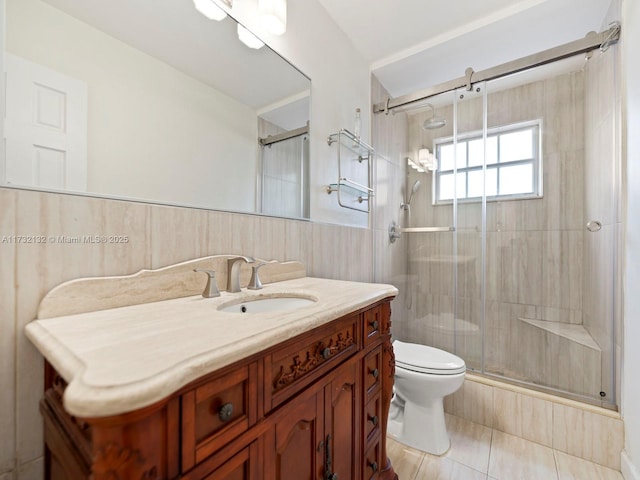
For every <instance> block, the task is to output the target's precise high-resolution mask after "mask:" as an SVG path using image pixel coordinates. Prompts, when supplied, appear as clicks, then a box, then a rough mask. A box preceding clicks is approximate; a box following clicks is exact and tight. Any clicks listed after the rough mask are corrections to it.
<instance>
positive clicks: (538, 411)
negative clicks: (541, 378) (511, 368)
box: [520, 395, 553, 447]
mask: <svg viewBox="0 0 640 480" xmlns="http://www.w3.org/2000/svg"><path fill="white" fill-rule="evenodd" d="M520 402H521V403H520V418H521V419H522V420H521V425H522V437H523V438H524V439H526V440H531V441H532V442H536V443H540V444H542V445H546V446H547V447H550V446H551V445H552V443H553V442H552V437H553V404H552V403H551V402H547V401H546V400H542V399H539V398H535V397H530V396H528V395H520Z"/></svg>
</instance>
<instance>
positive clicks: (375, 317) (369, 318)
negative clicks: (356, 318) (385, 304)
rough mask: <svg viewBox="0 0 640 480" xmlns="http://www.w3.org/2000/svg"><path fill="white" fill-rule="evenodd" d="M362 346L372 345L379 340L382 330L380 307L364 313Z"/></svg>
mask: <svg viewBox="0 0 640 480" xmlns="http://www.w3.org/2000/svg"><path fill="white" fill-rule="evenodd" d="M363 323H364V345H365V347H366V346H368V345H370V344H372V343H373V342H375V341H376V340H378V339H379V338H380V330H381V328H382V306H381V305H379V306H377V307H375V308H372V309H370V310H367V311H366V312H364V322H363Z"/></svg>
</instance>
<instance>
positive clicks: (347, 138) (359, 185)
mask: <svg viewBox="0 0 640 480" xmlns="http://www.w3.org/2000/svg"><path fill="white" fill-rule="evenodd" d="M327 143H328V144H329V146H331V145H333V144H334V143H336V144H337V155H338V181H337V182H336V183H331V184H329V185H328V186H327V193H328V194H329V195H331V193H333V192H336V194H337V197H338V205H340V206H341V207H344V208H349V209H351V210H357V211H359V212H367V213H368V212H369V211H370V209H371V205H370V201H369V200H370V198H371V197H372V196H373V193H374V192H373V188H371V185H372V184H373V178H372V175H373V169H372V167H371V162H372V161H373V147H371V146H370V145H367V144H366V143H365V142H363V141H361V140H360V139H359V138H357V137H356V136H355V135H354V134H353V133H351V132H350V131H348V130H345V129H342V130H340V131H339V132H338V133H333V134H331V135H329V138H328V139H327ZM345 161H350V162H357V163H358V164H363V163H364V164H366V168H367V169H366V172H362V173H361V174H357V173H356V171H357V170H358V169H353V168H347V167H348V166H347V165H344V162H345ZM346 170H349V172H352V173H356V177H355V178H353V177H352V178H349V177H348V176H347V175H346V174H345V171H346ZM356 179H357V180H359V181H356ZM362 179H364V180H362ZM365 207H366V208H365Z"/></svg>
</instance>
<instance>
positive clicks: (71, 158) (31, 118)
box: [4, 54, 87, 192]
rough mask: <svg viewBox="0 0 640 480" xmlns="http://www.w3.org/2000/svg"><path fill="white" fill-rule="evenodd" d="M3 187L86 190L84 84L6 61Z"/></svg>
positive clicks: (32, 65)
mask: <svg viewBox="0 0 640 480" xmlns="http://www.w3.org/2000/svg"><path fill="white" fill-rule="evenodd" d="M5 58H6V74H7V75H6V78H7V84H6V85H7V86H6V89H7V90H6V91H7V98H6V104H7V113H6V119H5V139H6V141H5V148H6V152H5V153H6V156H5V161H6V165H5V172H4V181H5V182H6V183H7V184H10V185H16V186H30V187H42V188H47V189H55V190H72V191H80V192H83V191H86V190H87V84H86V83H85V82H82V81H80V80H77V79H74V78H70V77H67V76H65V75H62V74H60V73H58V72H55V71H53V70H50V69H48V68H45V67H43V66H42V65H38V64H37V63H33V62H30V61H28V60H25V59H23V58H20V57H17V56H15V55H11V54H7V55H6V57H5Z"/></svg>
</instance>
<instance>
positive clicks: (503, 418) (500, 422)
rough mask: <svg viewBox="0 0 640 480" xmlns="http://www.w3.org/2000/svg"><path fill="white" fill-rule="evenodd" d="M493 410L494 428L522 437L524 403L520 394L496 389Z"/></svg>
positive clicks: (494, 390)
mask: <svg viewBox="0 0 640 480" xmlns="http://www.w3.org/2000/svg"><path fill="white" fill-rule="evenodd" d="M493 409H494V411H493V428H495V429H496V430H500V431H501V432H504V433H509V434H511V435H515V436H517V437H520V436H522V402H521V398H520V395H519V394H517V393H515V392H512V391H510V390H503V389H502V388H494V389H493Z"/></svg>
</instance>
